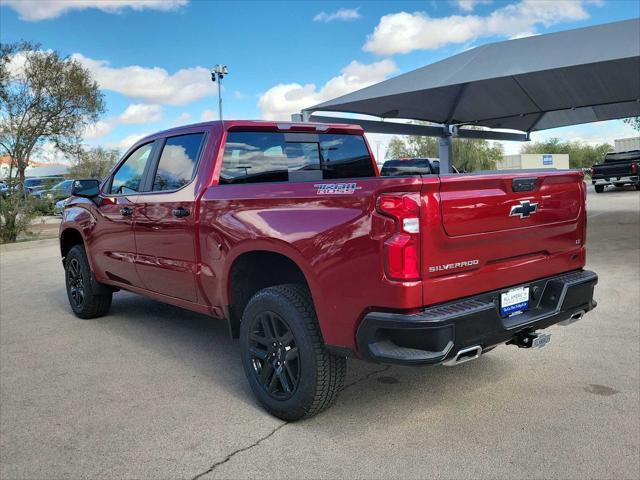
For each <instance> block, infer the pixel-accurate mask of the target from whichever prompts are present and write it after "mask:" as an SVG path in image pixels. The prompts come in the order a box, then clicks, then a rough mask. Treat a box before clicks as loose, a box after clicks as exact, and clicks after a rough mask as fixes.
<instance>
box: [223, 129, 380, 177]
mask: <svg viewBox="0 0 640 480" xmlns="http://www.w3.org/2000/svg"><path fill="white" fill-rule="evenodd" d="M373 176H375V171H374V168H373V162H372V159H371V156H370V154H369V151H368V149H367V147H366V144H365V142H364V138H363V137H361V136H358V135H331V134H319V135H317V134H304V133H287V134H285V133H276V132H229V134H228V136H227V143H226V145H225V149H224V156H223V160H222V170H221V172H220V184H234V183H258V182H287V181H290V182H300V181H319V180H325V179H340V178H359V177H373Z"/></svg>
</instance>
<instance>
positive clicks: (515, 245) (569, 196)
mask: <svg viewBox="0 0 640 480" xmlns="http://www.w3.org/2000/svg"><path fill="white" fill-rule="evenodd" d="M584 195H585V189H584V183H583V181H582V174H581V173H580V172H577V171H549V172H540V171H534V172H526V171H525V172H522V173H499V172H496V173H489V174H472V175H450V176H449V175H445V176H442V177H440V180H439V182H434V181H430V180H427V179H425V181H424V182H423V188H422V197H423V210H422V211H423V212H424V213H423V218H422V223H423V225H424V228H423V229H422V231H423V232H424V233H423V235H422V246H423V248H422V273H423V285H424V291H423V297H424V302H425V305H429V304H433V303H440V302H443V301H447V300H451V299H454V298H460V297H465V296H469V295H473V294H476V293H481V292H484V291H488V290H495V289H499V288H503V287H508V286H510V285H516V284H519V283H522V282H526V281H528V280H534V279H537V278H542V277H545V276H549V275H553V274H556V273H561V272H566V271H569V270H573V269H577V268H581V267H582V266H584V246H583V244H584V238H583V237H584V225H585V224H584V222H585V211H584Z"/></svg>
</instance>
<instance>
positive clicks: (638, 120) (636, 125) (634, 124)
mask: <svg viewBox="0 0 640 480" xmlns="http://www.w3.org/2000/svg"><path fill="white" fill-rule="evenodd" d="M622 121H623V122H624V123H628V124H629V125H631V128H633V129H634V130H636V131H638V132H640V117H629V118H625V119H624V120H622Z"/></svg>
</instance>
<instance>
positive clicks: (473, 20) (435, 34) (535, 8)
mask: <svg viewBox="0 0 640 480" xmlns="http://www.w3.org/2000/svg"><path fill="white" fill-rule="evenodd" d="M588 16H589V14H588V13H587V11H586V10H585V9H584V2H583V1H582V0H565V1H559V0H558V1H556V0H522V1H520V2H519V3H514V4H510V5H506V6H504V7H501V8H499V9H497V10H494V11H493V12H492V13H491V14H489V15H486V16H479V15H451V16H449V17H440V18H432V17H430V16H429V15H428V14H426V13H425V12H415V13H407V12H399V13H392V14H389V15H385V16H383V17H382V18H381V19H380V22H379V23H378V25H377V26H376V28H375V29H374V31H373V33H372V34H371V35H369V36H368V38H367V42H366V43H365V45H364V47H363V48H364V50H366V51H369V52H374V53H377V54H380V55H393V54H396V53H408V52H411V51H413V50H432V49H436V48H440V47H442V46H444V45H447V44H450V43H464V42H468V41H470V40H474V39H476V38H478V37H488V36H501V37H507V38H509V37H515V36H518V35H522V34H523V32H524V33H528V34H531V33H534V32H535V27H536V26H537V25H544V26H545V27H549V26H551V25H554V24H557V23H560V22H565V21H576V20H584V19H585V18H588Z"/></svg>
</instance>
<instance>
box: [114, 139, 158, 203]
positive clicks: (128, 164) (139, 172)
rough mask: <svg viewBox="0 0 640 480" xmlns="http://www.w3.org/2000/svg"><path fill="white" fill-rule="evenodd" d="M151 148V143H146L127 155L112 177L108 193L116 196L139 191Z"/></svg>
mask: <svg viewBox="0 0 640 480" xmlns="http://www.w3.org/2000/svg"><path fill="white" fill-rule="evenodd" d="M152 148H153V143H147V144H145V145H142V146H141V147H138V148H137V149H135V150H134V151H133V153H132V154H131V155H129V157H128V158H127V159H126V160H125V162H124V163H123V164H122V165H120V167H119V168H118V171H117V172H116V173H115V175H114V176H113V179H112V180H111V188H110V189H109V193H111V194H115V195H118V194H131V193H137V192H139V191H140V184H141V183H142V177H143V175H144V169H145V167H146V166H147V162H148V161H149V155H150V154H151V149H152Z"/></svg>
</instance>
